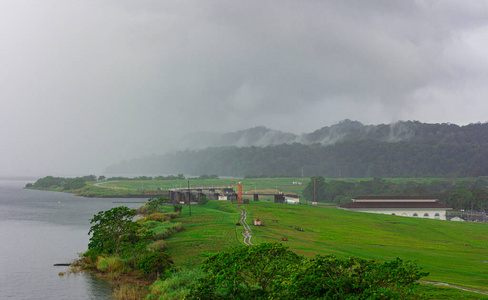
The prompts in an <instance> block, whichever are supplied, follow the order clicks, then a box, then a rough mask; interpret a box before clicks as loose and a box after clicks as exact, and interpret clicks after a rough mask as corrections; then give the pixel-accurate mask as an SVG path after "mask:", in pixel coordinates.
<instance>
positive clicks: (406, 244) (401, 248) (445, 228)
mask: <svg viewBox="0 0 488 300" xmlns="http://www.w3.org/2000/svg"><path fill="white" fill-rule="evenodd" d="M242 207H243V208H244V209H246V210H247V211H248V212H249V217H250V218H249V219H248V223H249V224H251V222H252V219H253V218H256V217H259V218H260V219H261V220H263V221H264V222H265V226H261V227H259V226H251V228H252V230H253V233H252V234H253V237H252V243H254V244H257V243H261V242H274V241H280V240H281V237H287V238H288V241H287V242H282V243H284V244H285V245H287V246H288V247H290V249H291V250H293V251H295V252H296V253H298V254H301V255H305V256H308V257H312V256H314V255H316V254H322V255H327V254H334V255H336V256H339V257H345V256H358V257H362V258H367V259H378V260H391V259H394V258H396V257H400V258H402V259H404V260H412V261H418V264H419V265H420V266H421V267H423V268H424V270H425V271H427V272H430V276H429V277H427V278H425V279H426V280H429V281H437V282H446V283H450V284H455V285H460V286H466V287H472V288H475V289H479V290H488V286H487V285H486V282H488V264H487V263H485V261H487V260H488V250H487V249H486V246H487V244H488V241H487V232H488V224H479V223H458V222H449V221H440V220H431V219H418V218H407V217H400V216H389V215H379V214H366V213H355V212H349V211H343V210H337V209H330V208H321V207H310V206H296V205H284V204H275V203H264V202H251V203H250V204H249V205H243V206H242ZM191 209H192V216H191V217H189V210H188V207H185V208H184V210H183V214H182V217H180V218H179V219H178V221H179V222H181V223H182V224H183V225H184V226H185V228H186V230H185V231H182V232H179V233H177V234H174V235H172V236H171V238H170V239H168V240H167V241H166V242H167V251H168V252H169V253H170V254H171V256H172V257H173V259H174V261H175V263H176V264H177V265H180V266H187V267H192V266H197V265H198V264H199V263H200V262H201V261H203V259H204V258H205V257H207V256H208V255H209V253H213V252H217V251H219V250H220V249H223V248H226V247H228V246H231V245H234V244H236V243H242V235H241V231H242V228H241V227H240V226H236V223H237V222H238V219H239V213H238V210H237V208H236V205H233V204H231V203H229V202H227V201H225V202H218V201H210V202H209V203H208V204H207V205H206V206H205V207H197V206H195V207H194V206H192V207H191ZM297 228H300V229H302V230H303V231H299V230H297ZM428 290H429V291H430V293H433V291H437V290H439V291H442V293H446V292H445V288H441V287H428ZM463 293H468V294H471V293H469V292H462V291H456V292H455V294H456V295H458V296H456V297H453V298H451V299H463V298H464V299H470V298H471V299H488V297H485V296H484V295H476V298H472V297H470V296H465V295H464V294H463ZM453 294H454V293H453ZM459 295H464V296H459ZM466 297H467V298H466ZM473 297H474V296H473ZM432 299H434V298H432ZM439 299H446V298H444V296H442V297H441V298H439Z"/></svg>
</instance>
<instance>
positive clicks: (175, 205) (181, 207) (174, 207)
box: [173, 204, 183, 213]
mask: <svg viewBox="0 0 488 300" xmlns="http://www.w3.org/2000/svg"><path fill="white" fill-rule="evenodd" d="M173 209H174V210H175V212H176V213H177V212H179V213H181V211H182V210H183V205H181V204H174V205H173Z"/></svg>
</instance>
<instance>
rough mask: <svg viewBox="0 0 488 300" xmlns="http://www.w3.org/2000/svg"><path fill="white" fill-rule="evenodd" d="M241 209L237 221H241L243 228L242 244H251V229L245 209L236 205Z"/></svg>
mask: <svg viewBox="0 0 488 300" xmlns="http://www.w3.org/2000/svg"><path fill="white" fill-rule="evenodd" d="M237 208H238V209H239V210H240V211H241V218H240V219H239V223H241V225H242V228H244V232H243V233H242V236H243V237H244V244H246V245H249V246H250V245H252V243H251V238H252V229H251V228H250V227H249V225H248V224H247V211H245V210H243V209H242V208H241V207H240V206H238V207H237Z"/></svg>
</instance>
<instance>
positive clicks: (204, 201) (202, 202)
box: [198, 197, 208, 206]
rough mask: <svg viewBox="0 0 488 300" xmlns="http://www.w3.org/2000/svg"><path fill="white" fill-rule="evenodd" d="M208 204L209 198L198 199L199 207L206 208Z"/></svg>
mask: <svg viewBox="0 0 488 300" xmlns="http://www.w3.org/2000/svg"><path fill="white" fill-rule="evenodd" d="M207 203H208V199H207V197H200V199H198V205H199V206H204V205H205V204H207Z"/></svg>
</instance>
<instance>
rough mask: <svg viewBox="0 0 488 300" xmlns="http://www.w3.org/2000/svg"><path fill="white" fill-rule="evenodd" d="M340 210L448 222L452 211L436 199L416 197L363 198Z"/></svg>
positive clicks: (353, 200)
mask: <svg viewBox="0 0 488 300" xmlns="http://www.w3.org/2000/svg"><path fill="white" fill-rule="evenodd" d="M351 200H352V201H351V202H350V203H347V204H344V205H341V206H340V207H339V208H341V209H346V210H352V211H358V212H368V213H376V214H387V215H397V216H405V217H418V218H428V219H438V220H446V212H447V211H448V210H451V209H452V208H449V207H447V206H445V205H444V204H441V203H439V202H437V199H436V198H429V197H416V196H411V197H408V196H361V197H357V198H354V199H351Z"/></svg>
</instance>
